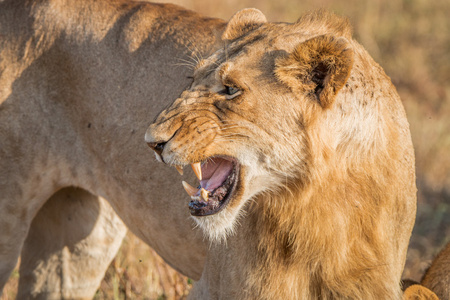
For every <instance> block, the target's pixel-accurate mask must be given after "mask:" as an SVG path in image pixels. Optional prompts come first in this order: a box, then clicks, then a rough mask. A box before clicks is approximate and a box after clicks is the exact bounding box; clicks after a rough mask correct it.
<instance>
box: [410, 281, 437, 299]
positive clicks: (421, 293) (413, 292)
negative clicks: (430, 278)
mask: <svg viewBox="0 0 450 300" xmlns="http://www.w3.org/2000/svg"><path fill="white" fill-rule="evenodd" d="M439 299H441V298H438V297H437V296H436V294H435V293H433V292H432V291H430V290H429V289H427V288H426V287H424V286H421V285H418V284H415V285H412V286H410V287H408V288H407V289H406V290H405V293H404V294H403V300H439Z"/></svg>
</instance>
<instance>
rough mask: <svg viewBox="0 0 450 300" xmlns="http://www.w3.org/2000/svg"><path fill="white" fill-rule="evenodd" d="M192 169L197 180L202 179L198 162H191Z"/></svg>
mask: <svg viewBox="0 0 450 300" xmlns="http://www.w3.org/2000/svg"><path fill="white" fill-rule="evenodd" d="M191 167H192V170H194V173H195V176H197V178H198V180H202V167H201V166H200V163H199V162H196V163H195V164H191Z"/></svg>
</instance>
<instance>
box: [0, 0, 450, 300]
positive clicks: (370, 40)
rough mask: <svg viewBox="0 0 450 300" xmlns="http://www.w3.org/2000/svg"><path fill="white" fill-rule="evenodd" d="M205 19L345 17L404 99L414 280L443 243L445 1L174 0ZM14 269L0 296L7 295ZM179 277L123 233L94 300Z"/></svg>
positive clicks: (181, 291) (179, 286) (155, 292)
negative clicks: (250, 13) (413, 169)
mask: <svg viewBox="0 0 450 300" xmlns="http://www.w3.org/2000/svg"><path fill="white" fill-rule="evenodd" d="M168 2H174V3H177V4H181V5H183V6H185V7H188V8H191V9H193V10H196V11H199V12H201V13H203V14H207V15H209V16H215V17H221V18H225V19H228V18H229V17H230V16H231V15H232V14H233V13H234V12H236V11H237V10H239V9H241V8H244V7H257V8H259V9H261V10H262V11H263V12H264V13H265V14H266V16H267V17H268V19H269V20H272V21H289V22H293V21H295V20H296V19H297V18H298V17H299V16H300V15H302V14H303V13H304V12H306V11H309V10H312V9H316V8H319V7H326V8H328V9H330V10H332V11H335V12H337V13H339V14H342V15H346V16H348V17H349V18H350V20H351V23H352V24H353V26H354V32H355V37H356V39H357V40H358V41H359V42H361V43H362V44H363V45H364V46H365V47H366V48H367V50H368V51H369V53H371V55H372V56H373V57H374V58H375V60H376V61H378V62H379V63H380V64H381V65H382V66H383V68H384V69H385V70H386V72H387V73H388V75H389V76H391V78H392V81H393V82H394V84H395V85H396V86H397V88H398V91H399V93H400V95H401V97H402V99H403V101H404V104H405V108H406V111H407V114H408V118H409V121H410V124H411V131H412V136H413V142H414V144H415V150H416V161H417V183H418V188H419V193H418V196H419V203H418V213H417V221H416V226H415V228H414V231H413V236H412V238H411V243H410V249H409V252H408V257H407V264H406V268H405V272H404V277H407V278H411V279H414V280H419V279H420V277H421V276H422V274H423V272H424V270H425V269H426V268H427V267H428V266H429V264H430V261H431V259H432V258H433V256H434V255H435V254H436V253H437V252H438V251H439V249H440V248H441V247H442V246H443V245H444V244H445V243H446V242H448V241H450V117H449V116H450V101H449V95H450V86H449V84H448V82H450V18H449V17H448V12H449V11H450V1H448V0H434V1H429V0H377V1H371V0H365V1H360V0H338V1H332V0H317V1H316V0H314V1H313V0H304V1H298V0H276V1H275V0H258V1H257V0H224V1H220V2H218V1H206V0H184V1H182V0H174V1H168ZM17 279H18V274H17V271H15V272H14V273H13V274H12V276H11V280H10V281H9V282H8V285H7V287H6V289H5V291H4V295H3V297H2V298H1V300H6V299H13V298H12V297H13V295H14V294H15V290H16V289H17ZM190 287H191V285H190V283H189V281H188V279H187V278H185V277H183V276H181V275H179V274H178V273H176V272H175V271H173V270H172V269H171V268H170V267H168V266H166V265H165V264H164V263H162V262H161V259H160V258H158V257H157V256H156V255H155V254H154V253H153V252H152V250H151V249H150V248H149V247H148V246H146V245H144V244H143V243H142V242H140V241H139V240H138V239H137V238H136V237H134V236H132V235H131V234H129V235H128V236H127V238H126V240H125V242H124V244H123V246H122V248H121V250H120V252H119V254H118V256H117V257H116V258H115V260H114V261H113V263H112V264H111V266H110V267H109V269H108V271H107V273H106V276H105V279H104V280H103V282H102V284H101V287H100V289H99V291H98V292H97V295H96V299H180V298H183V297H184V296H185V295H186V294H187V293H188V291H189V289H190Z"/></svg>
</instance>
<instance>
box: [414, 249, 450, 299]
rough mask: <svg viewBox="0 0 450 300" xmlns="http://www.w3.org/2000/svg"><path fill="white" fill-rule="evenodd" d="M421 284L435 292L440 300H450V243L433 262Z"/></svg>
mask: <svg viewBox="0 0 450 300" xmlns="http://www.w3.org/2000/svg"><path fill="white" fill-rule="evenodd" d="M420 284H421V285H423V286H425V287H427V288H429V289H430V290H432V291H433V292H435V293H436V295H438V297H439V299H441V300H450V243H448V244H447V246H445V248H444V249H443V250H442V251H441V252H440V253H439V254H438V255H437V256H436V258H435V259H434V260H433V263H432V264H431V266H430V268H429V269H428V270H427V272H426V273H425V275H424V277H423V278H422V281H421V282H420Z"/></svg>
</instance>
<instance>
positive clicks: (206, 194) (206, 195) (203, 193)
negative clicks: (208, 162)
mask: <svg viewBox="0 0 450 300" xmlns="http://www.w3.org/2000/svg"><path fill="white" fill-rule="evenodd" d="M200 195H201V196H202V198H203V200H205V201H208V199H209V191H207V190H205V189H204V188H202V189H201V190H200Z"/></svg>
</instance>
